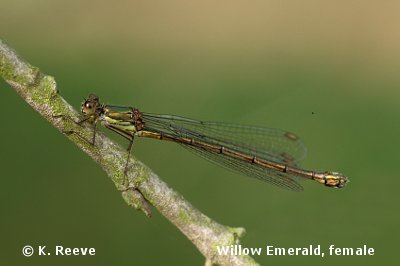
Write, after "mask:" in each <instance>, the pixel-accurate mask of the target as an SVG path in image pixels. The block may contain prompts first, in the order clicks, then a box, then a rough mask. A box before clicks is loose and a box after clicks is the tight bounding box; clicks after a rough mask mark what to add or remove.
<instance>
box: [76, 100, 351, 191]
mask: <svg viewBox="0 0 400 266" xmlns="http://www.w3.org/2000/svg"><path fill="white" fill-rule="evenodd" d="M81 111H82V113H83V115H84V118H83V119H82V120H81V122H82V121H88V122H90V123H92V124H93V125H94V133H93V139H92V144H95V137H96V128H97V124H98V123H99V122H100V123H101V124H102V125H103V126H104V127H106V128H108V129H110V130H111V131H113V132H115V133H118V134H119V135H121V136H122V137H124V138H126V139H127V140H129V146H128V159H127V162H126V167H125V169H127V167H128V161H129V155H130V152H131V149H132V144H133V140H134V138H135V137H145V138H152V139H158V140H163V141H171V142H175V143H178V144H180V145H181V146H183V147H184V148H186V149H188V150H190V151H193V152H194V153H196V154H198V155H200V156H201V157H204V158H205V159H207V160H209V161H212V162H214V163H217V164H219V165H221V166H223V167H226V168H228V169H231V170H234V171H237V172H239V173H241V174H244V175H247V176H251V177H255V178H257V179H259V180H262V181H265V182H267V183H270V184H273V185H276V186H279V187H282V188H285V189H289V190H293V191H301V190H303V188H302V186H301V185H300V184H299V182H298V181H299V179H309V180H314V181H317V182H318V183H320V184H323V185H325V186H327V187H333V188H342V187H344V186H345V184H346V182H347V181H348V179H347V177H346V176H344V175H342V174H340V173H337V172H329V171H327V172H316V171H310V170H304V169H301V168H299V167H298V166H297V163H298V162H299V161H300V160H302V159H304V157H305V156H306V152H307V149H306V147H305V145H304V144H303V142H302V141H301V140H300V139H299V138H298V137H297V136H296V135H295V134H293V133H290V132H287V131H283V130H279V129H271V128H264V127H256V126H246V125H237V124H230V123H220V122H205V121H198V120H194V119H189V118H184V117H180V116H174V115H162V114H151V113H144V112H141V111H139V110H138V109H137V108H133V107H126V106H116V105H108V104H103V103H101V102H100V99H99V97H98V96H96V95H94V94H90V95H89V97H88V98H87V99H85V101H84V102H83V103H82V107H81Z"/></svg>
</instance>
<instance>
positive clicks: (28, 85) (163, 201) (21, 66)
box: [0, 40, 258, 265]
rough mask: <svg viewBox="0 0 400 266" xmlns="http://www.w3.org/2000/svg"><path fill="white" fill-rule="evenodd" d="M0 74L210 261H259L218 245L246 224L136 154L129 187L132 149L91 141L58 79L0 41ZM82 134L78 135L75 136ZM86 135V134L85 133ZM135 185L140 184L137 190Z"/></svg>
mask: <svg viewBox="0 0 400 266" xmlns="http://www.w3.org/2000/svg"><path fill="white" fill-rule="evenodd" d="M0 75H1V76H2V77H3V78H4V80H5V81H6V82H7V83H8V84H10V86H11V87H12V88H14V89H15V90H16V92H17V93H18V94H19V95H20V96H21V97H22V98H23V99H24V100H25V101H26V102H27V103H28V104H29V105H31V106H32V107H33V108H34V109H35V110H36V111H38V112H39V113H40V114H41V115H42V116H43V117H44V118H46V119H47V120H48V121H49V122H50V123H51V124H52V125H53V126H54V127H56V128H57V129H58V130H60V131H61V132H63V133H66V135H67V136H68V138H69V139H70V140H71V141H72V142H74V143H75V144H76V145H77V146H78V147H79V148H81V149H82V150H83V151H84V152H85V153H87V154H88V155H89V156H90V157H91V158H92V159H93V160H95V161H96V162H97V163H98V164H99V165H100V166H101V167H102V168H103V169H104V171H105V172H106V173H107V174H108V175H109V176H110V178H111V179H112V181H113V182H114V183H115V185H116V187H117V188H118V190H119V191H121V193H122V196H123V198H124V200H125V201H126V203H127V204H128V205H130V206H133V207H135V208H136V209H139V210H142V211H143V212H144V213H145V214H146V215H148V216H150V214H151V210H150V209H151V206H150V204H151V205H152V206H154V207H155V208H157V210H158V211H159V212H160V213H161V214H162V215H164V216H165V217H166V218H167V219H168V220H169V221H170V222H171V223H173V224H174V225H175V226H176V227H177V228H178V229H179V230H180V231H181V232H182V233H183V234H184V235H185V236H186V237H187V238H188V239H189V240H190V241H192V242H193V244H194V245H195V246H196V247H197V248H198V250H199V251H200V252H201V253H202V254H203V255H204V256H205V258H206V264H207V265H211V264H218V265H258V264H257V263H256V262H255V261H254V260H253V258H251V257H250V256H235V255H233V254H227V255H219V254H218V250H217V246H230V245H235V244H238V241H239V238H240V237H242V236H243V235H244V233H245V230H244V228H240V227H238V228H233V227H228V226H224V225H221V224H219V223H217V222H215V221H213V220H212V219H210V218H209V217H207V216H206V215H204V214H203V213H201V212H200V211H199V210H197V209H196V208H194V207H193V206H192V205H191V204H190V203H189V202H188V201H186V200H185V199H184V198H183V197H182V196H181V195H180V194H178V193H177V192H175V191H174V190H172V189H171V188H170V187H168V185H167V184H166V183H164V182H163V181H162V180H161V179H159V178H158V176H157V175H156V174H155V173H153V172H152V171H151V170H150V169H149V168H148V167H147V166H145V165H144V164H143V163H141V162H140V161H138V160H137V159H136V158H135V157H134V156H132V157H131V159H130V162H129V163H130V171H128V174H127V178H128V181H129V182H128V183H129V186H128V187H127V186H126V182H124V180H125V175H124V166H125V160H126V156H127V153H126V150H125V149H123V148H122V147H120V146H119V145H117V144H115V143H114V142H112V141H111V140H110V139H108V138H107V137H105V136H104V135H103V134H101V133H99V134H98V135H97V138H96V145H95V146H93V145H90V144H89V143H87V141H84V140H83V138H82V137H84V138H87V139H89V138H90V136H91V135H92V134H93V131H92V128H91V127H90V126H88V125H83V126H82V127H80V126H78V125H76V124H75V123H73V122H72V121H70V120H69V119H62V118H61V117H60V115H63V116H65V117H70V118H72V119H73V120H75V121H78V120H79V116H78V112H77V111H75V110H74V109H73V107H72V106H71V105H69V104H68V103H67V102H66V101H65V100H64V99H63V98H62V97H61V96H60V95H59V94H58V90H57V85H56V82H55V80H54V78H53V77H51V76H47V75H44V74H42V73H41V72H40V70H39V69H38V68H37V67H33V66H31V65H30V64H28V63H27V62H25V61H24V60H23V59H21V58H20V57H19V56H17V55H16V53H15V52H14V51H13V50H12V49H11V48H9V47H8V46H7V45H6V44H5V43H4V42H3V41H1V40H0ZM71 132H77V133H78V134H69V133H71ZM79 136H80V137H79ZM133 187H134V188H133Z"/></svg>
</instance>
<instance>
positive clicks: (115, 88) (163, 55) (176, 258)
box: [0, 0, 400, 265]
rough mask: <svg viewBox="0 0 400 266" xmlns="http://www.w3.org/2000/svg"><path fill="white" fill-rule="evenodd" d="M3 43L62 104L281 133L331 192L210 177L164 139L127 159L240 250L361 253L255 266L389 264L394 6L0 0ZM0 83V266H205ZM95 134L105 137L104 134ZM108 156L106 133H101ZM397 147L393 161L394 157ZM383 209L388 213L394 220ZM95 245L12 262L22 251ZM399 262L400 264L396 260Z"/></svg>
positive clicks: (394, 228) (395, 232) (213, 170)
mask: <svg viewBox="0 0 400 266" xmlns="http://www.w3.org/2000/svg"><path fill="white" fill-rule="evenodd" d="M0 6H1V8H0V34H1V35H0V37H1V38H2V39H3V40H4V41H6V42H7V43H8V44H9V45H10V46H11V47H13V48H14V49H15V50H16V51H17V52H18V53H19V54H20V55H21V56H22V57H23V58H25V59H26V60H27V61H28V62H30V63H31V64H33V65H35V66H38V67H39V68H40V69H41V70H42V71H43V72H44V73H47V74H49V75H53V76H54V77H55V78H56V80H57V83H58V86H59V89H60V93H61V95H62V96H63V97H65V98H66V99H67V100H68V101H69V102H70V103H73V104H74V105H75V107H76V108H78V107H79V106H80V103H81V101H82V98H83V97H85V96H86V95H87V94H88V93H90V92H96V93H97V94H98V95H99V96H100V97H101V98H102V99H103V100H104V101H106V102H107V103H113V104H121V105H134V106H136V107H138V108H140V109H141V110H143V111H147V112H155V113H171V114H178V115H184V116H188V117H193V118H198V119H203V120H216V121H227V122H237V123H244V124H254V125H264V126H268V127H274V128H282V129H286V130H290V131H293V132H296V133H297V134H298V135H300V136H301V137H302V139H303V140H304V142H305V143H306V145H307V147H308V150H309V155H308V157H307V159H306V160H305V161H304V162H303V164H302V166H303V167H304V168H309V169H314V170H335V171H340V172H343V173H345V174H346V175H348V176H349V177H350V179H351V183H350V184H349V185H348V187H346V188H345V189H342V190H334V189H328V188H325V187H323V186H319V185H317V184H316V183H313V182H304V183H303V184H304V187H305V191H304V192H302V193H293V192H289V191H284V190H281V189H279V188H276V187H273V186H270V185H268V184H263V183H261V182H259V181H257V180H253V179H251V178H246V177H242V176H240V175H237V174H234V173H231V172H229V171H226V170H224V169H221V168H218V167H217V166H214V165H212V164H210V163H208V162H206V161H204V160H202V159H200V158H198V157H196V156H194V155H192V154H190V153H188V152H187V151H186V150H183V149H181V147H179V146H177V145H174V144H172V143H160V142H157V141H152V140H144V139H140V140H138V141H137V142H136V143H135V148H134V154H135V156H137V157H138V158H139V159H140V160H142V161H143V162H145V163H146V164H147V165H148V166H150V167H151V168H152V169H154V171H155V172H156V173H158V174H159V175H160V176H161V177H162V179H163V180H164V181H165V182H167V183H168V184H169V185H170V186H171V187H173V188H174V189H176V190H177V191H178V192H180V193H181V194H183V195H184V196H185V198H186V199H188V200H189V201H190V202H192V203H193V205H194V206H196V207H198V208H199V209H200V210H201V211H203V212H204V213H205V214H207V215H208V216H210V217H212V218H213V219H215V220H216V221H218V222H220V223H222V224H227V225H231V226H243V227H245V228H246V229H247V232H248V233H247V235H246V237H245V238H244V239H243V244H245V245H246V246H248V247H265V245H267V244H270V245H274V246H278V247H303V246H308V245H310V244H314V245H317V244H320V245H322V247H323V249H324V250H325V251H326V249H327V248H328V247H329V245H330V244H334V245H335V246H338V247H353V248H356V247H360V246H362V245H364V244H366V245H368V246H369V247H373V248H375V253H376V255H374V256H369V257H357V256H348V257H341V256H325V257H324V258H320V257H314V256H308V257H306V256H298V257H295V256H292V257H291V256H282V257H267V256H265V255H263V256H259V257H256V258H255V259H256V260H257V261H258V262H260V263H261V264H262V265H293V264H296V265H321V264H324V265H338V264H340V265H397V263H398V258H397V255H396V254H397V252H398V251H397V250H398V239H399V229H398V225H399V222H400V219H399V210H398V209H399V207H398V204H399V196H398V195H399V192H398V191H399V186H400V179H399V174H398V165H399V158H398V149H399V147H400V146H399V145H400V141H399V136H400V123H399V118H400V111H399V102H400V101H399V100H400V90H399V88H400V78H399V73H400V52H399V51H400V50H399V47H400V31H399V28H400V17H399V15H398V10H399V8H400V4H399V3H398V2H396V1H334V2H333V1H331V2H329V1H328V2H327V1H317V0H315V1H282V0H276V1H226V0H221V1H208V0H207V1H149V0H147V1H115V2H110V1H94V0H92V1H88V0H79V1H77V0H74V1H50V0H35V1H33V0H31V1H29V0H24V1H16V0H0ZM0 87H1V93H0V95H1V105H0V110H1V114H2V118H3V119H2V123H1V131H0V136H1V137H0V144H1V152H0V163H1V186H0V189H1V192H0V195H1V196H0V202H1V220H0V228H1V246H0V253H1V256H0V264H1V265H71V264H73V265H203V263H204V260H203V257H202V256H201V254H200V253H199V252H198V251H197V250H196V249H195V248H194V246H193V245H191V243H190V241H188V240H187V239H186V238H185V237H184V236H183V235H182V234H181V233H180V232H179V231H178V230H177V229H176V228H174V227H173V226H172V225H171V224H170V223H169V222H168V221H167V220H166V219H164V218H163V217H162V216H161V215H160V214H158V213H157V211H154V217H153V218H151V219H147V218H146V217H145V216H144V215H143V214H142V213H140V212H136V211H134V210H133V209H131V208H130V207H128V206H127V205H126V204H125V203H124V201H123V200H122V198H121V196H120V193H119V192H117V191H116V189H115V188H114V186H113V184H112V182H111V181H110V180H109V178H108V176H107V175H106V174H105V173H104V172H103V171H102V170H101V169H100V168H99V166H98V165H96V164H95V163H94V162H93V161H92V160H91V159H89V158H88V157H87V156H86V155H85V154H84V153H83V152H82V151H80V150H79V149H78V148H77V147H75V146H74V145H72V144H71V142H69V141H68V140H67V138H65V137H64V136H63V135H61V134H60V133H59V132H57V131H56V130H55V129H54V128H53V127H52V126H51V125H50V124H49V123H48V122H46V121H45V120H44V119H43V118H42V117H40V116H39V115H38V114H37V113H35V112H33V111H32V109H31V108H30V107H29V106H28V105H27V104H26V103H25V102H23V101H22V100H21V99H20V97H19V96H18V95H17V94H16V93H15V92H14V91H13V90H12V89H11V88H10V87H9V86H8V85H7V84H6V83H5V82H3V81H1V82H0ZM103 131H105V130H103ZM110 136H112V138H113V139H115V140H116V141H118V142H120V143H121V144H123V145H126V144H127V143H126V142H125V141H124V140H122V139H121V138H120V137H119V136H117V135H114V134H110ZM396 150H397V151H396ZM396 210H397V211H396ZM28 244H30V245H33V246H37V245H47V246H48V247H54V246H55V245H57V244H61V245H64V246H66V247H95V248H96V255H95V256H94V257H89V256H87V257H83V256H79V257H55V256H51V257H39V256H35V255H34V256H32V257H30V258H25V257H23V256H22V254H21V249H22V247H23V246H25V245H28ZM396 261H397V263H396Z"/></svg>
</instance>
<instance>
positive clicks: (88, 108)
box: [81, 94, 101, 116]
mask: <svg viewBox="0 0 400 266" xmlns="http://www.w3.org/2000/svg"><path fill="white" fill-rule="evenodd" d="M100 107H101V104H100V100H99V97H98V96H97V95H95V94H89V96H88V98H87V99H85V101H84V102H83V103H82V106H81V112H82V113H83V114H85V115H89V116H90V115H94V114H96V112H97V111H98V110H99V108H100Z"/></svg>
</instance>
